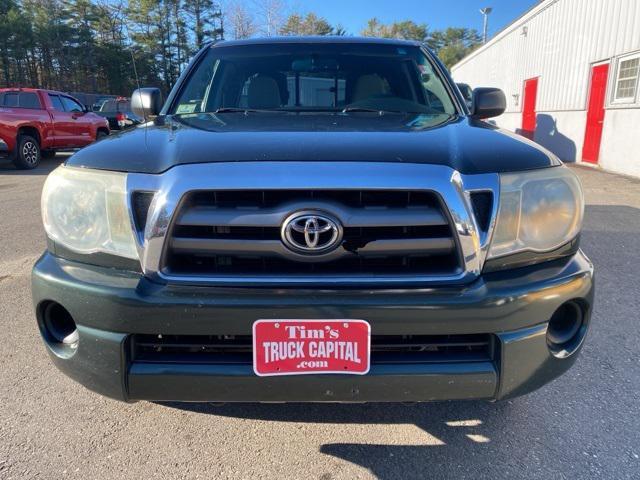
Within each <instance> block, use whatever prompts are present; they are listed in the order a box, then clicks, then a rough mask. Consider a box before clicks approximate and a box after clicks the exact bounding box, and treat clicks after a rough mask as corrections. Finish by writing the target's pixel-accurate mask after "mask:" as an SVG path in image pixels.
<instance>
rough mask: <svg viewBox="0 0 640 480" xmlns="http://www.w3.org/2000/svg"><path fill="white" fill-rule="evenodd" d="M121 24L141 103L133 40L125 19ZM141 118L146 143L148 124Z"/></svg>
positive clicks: (146, 120)
mask: <svg viewBox="0 0 640 480" xmlns="http://www.w3.org/2000/svg"><path fill="white" fill-rule="evenodd" d="M122 24H123V25H124V28H125V30H126V31H127V39H128V40H129V48H130V50H129V52H130V53H131V65H132V66H133V76H134V77H135V80H136V92H137V93H138V96H139V97H140V98H139V99H140V104H141V105H142V91H141V90H140V77H138V68H137V67H136V57H135V56H134V55H133V42H132V41H131V34H130V33H129V25H127V22H126V20H125V21H124V22H122ZM143 117H144V118H143V120H144V141H145V144H146V143H147V127H148V125H149V121H148V119H147V118H146V116H143Z"/></svg>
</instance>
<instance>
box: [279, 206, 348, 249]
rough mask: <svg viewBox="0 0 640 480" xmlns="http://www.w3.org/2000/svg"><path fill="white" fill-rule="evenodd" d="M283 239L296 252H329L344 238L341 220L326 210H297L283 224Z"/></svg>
mask: <svg viewBox="0 0 640 480" xmlns="http://www.w3.org/2000/svg"><path fill="white" fill-rule="evenodd" d="M281 234H282V241H283V242H284V244H285V245H286V246H287V247H288V248H289V249H290V250H293V251H294V252H298V253H306V254H308V255H314V254H315V255H318V254H322V253H327V252H329V251H331V250H333V249H334V248H336V247H337V246H338V245H340V241H341V240H342V227H341V225H340V221H339V220H338V219H336V218H335V217H332V216H331V215H328V214H326V213H324V212H313V211H312V212H297V213H294V214H293V215H291V216H289V217H288V218H287V219H286V220H285V221H284V223H283V224H282V232H281Z"/></svg>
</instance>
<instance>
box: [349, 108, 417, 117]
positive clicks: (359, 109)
mask: <svg viewBox="0 0 640 480" xmlns="http://www.w3.org/2000/svg"><path fill="white" fill-rule="evenodd" d="M349 112H371V113H377V114H378V115H384V114H385V113H399V114H404V113H412V112H401V111H399V110H384V109H383V108H369V107H344V108H343V109H342V110H341V111H340V113H349Z"/></svg>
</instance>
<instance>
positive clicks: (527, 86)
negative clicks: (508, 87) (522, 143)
mask: <svg viewBox="0 0 640 480" xmlns="http://www.w3.org/2000/svg"><path fill="white" fill-rule="evenodd" d="M537 96H538V79H537V78H530V79H529V80H525V81H524V98H523V100H522V131H521V134H522V135H523V136H525V137H527V138H528V139H530V140H533V137H534V135H535V133H536V97H537Z"/></svg>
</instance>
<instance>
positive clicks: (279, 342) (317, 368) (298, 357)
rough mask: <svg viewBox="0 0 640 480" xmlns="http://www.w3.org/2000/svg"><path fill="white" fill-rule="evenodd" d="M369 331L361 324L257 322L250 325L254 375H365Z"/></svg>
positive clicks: (308, 321)
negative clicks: (251, 327)
mask: <svg viewBox="0 0 640 480" xmlns="http://www.w3.org/2000/svg"><path fill="white" fill-rule="evenodd" d="M370 339H371V327H370V326H369V324H368V323H367V322H365V321H364V320H257V321H256V322H254V324H253V371H254V372H255V373H256V375H260V376H269V375H305V374H313V373H345V374H352V375H364V374H366V373H367V372H368V371H369V351H370Z"/></svg>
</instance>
